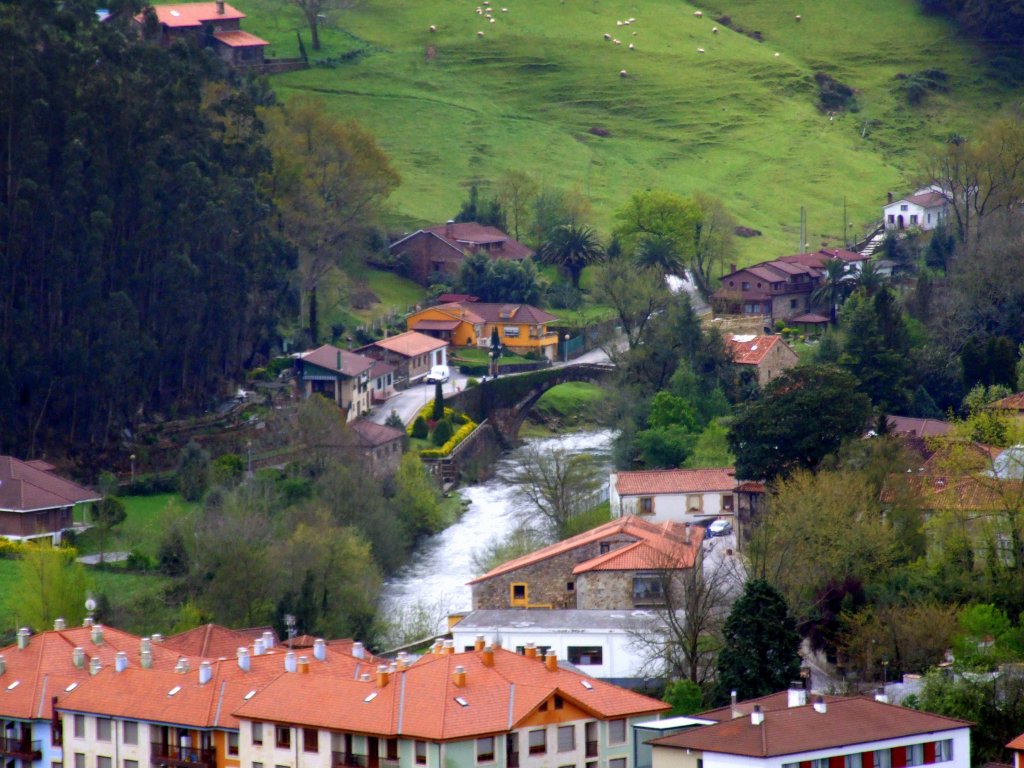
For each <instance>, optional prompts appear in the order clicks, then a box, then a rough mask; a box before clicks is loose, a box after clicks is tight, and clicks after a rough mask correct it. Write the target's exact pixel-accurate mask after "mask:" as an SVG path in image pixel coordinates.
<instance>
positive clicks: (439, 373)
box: [424, 365, 451, 384]
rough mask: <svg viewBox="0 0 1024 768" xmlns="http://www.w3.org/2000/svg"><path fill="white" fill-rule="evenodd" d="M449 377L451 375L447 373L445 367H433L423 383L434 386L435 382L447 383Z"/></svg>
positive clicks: (446, 367)
mask: <svg viewBox="0 0 1024 768" xmlns="http://www.w3.org/2000/svg"><path fill="white" fill-rule="evenodd" d="M450 376H451V374H450V373H449V371H448V366H447V365H435V366H434V367H433V368H431V369H430V373H428V374H427V377H426V378H425V379H424V381H425V382H427V384H436V383H437V382H441V383H442V384H444V383H445V382H446V381H448V379H449V377H450Z"/></svg>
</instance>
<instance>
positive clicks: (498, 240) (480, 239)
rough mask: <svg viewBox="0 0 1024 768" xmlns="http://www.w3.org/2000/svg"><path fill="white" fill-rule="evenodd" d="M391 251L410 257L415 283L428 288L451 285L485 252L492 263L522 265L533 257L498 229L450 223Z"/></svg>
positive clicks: (411, 237)
mask: <svg viewBox="0 0 1024 768" xmlns="http://www.w3.org/2000/svg"><path fill="white" fill-rule="evenodd" d="M389 250H390V251H391V254H392V255H393V256H404V257H407V258H408V259H409V269H410V274H411V276H412V278H413V280H416V281H417V282H419V283H423V284H424V285H429V284H431V283H450V282H451V281H452V278H454V277H457V276H458V274H459V269H460V268H461V267H462V262H463V261H465V260H466V256H468V255H470V254H474V253H481V252H482V253H486V254H487V255H488V256H489V257H490V258H491V259H492V260H493V259H511V260H513V261H522V260H523V259H525V258H528V257H529V256H530V255H531V254H532V253H533V252H532V251H531V250H530V249H529V248H527V247H526V246H525V245H523V244H522V243H520V242H519V241H518V240H515V239H514V238H512V237H509V236H508V235H506V234H505V233H504V232H502V231H501V230H500V229H498V228H497V227H487V226H484V225H483V224H477V223H476V222H474V221H463V222H455V221H449V222H448V223H447V224H439V225H438V226H434V227H426V228H424V229H418V230H416V231H415V232H413V233H412V234H410V235H406V236H405V237H403V238H401V239H399V240H396V241H395V242H394V243H392V244H391V246H390V248H389Z"/></svg>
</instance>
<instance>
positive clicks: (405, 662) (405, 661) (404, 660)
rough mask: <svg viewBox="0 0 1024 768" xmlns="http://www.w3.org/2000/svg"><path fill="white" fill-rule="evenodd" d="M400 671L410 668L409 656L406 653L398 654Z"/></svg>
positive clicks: (400, 652)
mask: <svg viewBox="0 0 1024 768" xmlns="http://www.w3.org/2000/svg"><path fill="white" fill-rule="evenodd" d="M397 661H398V669H400V670H405V669H408V668H409V654H408V653H406V652H405V651H399V652H398V659H397Z"/></svg>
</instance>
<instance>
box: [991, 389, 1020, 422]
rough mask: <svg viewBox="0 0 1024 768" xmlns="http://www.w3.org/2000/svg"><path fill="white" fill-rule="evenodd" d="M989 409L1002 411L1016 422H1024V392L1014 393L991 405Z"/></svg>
mask: <svg viewBox="0 0 1024 768" xmlns="http://www.w3.org/2000/svg"><path fill="white" fill-rule="evenodd" d="M988 407H989V408H991V409H993V410H997V411H1002V412H1003V413H1004V414H1006V415H1007V416H1010V417H1011V418H1013V419H1014V420H1016V421H1024V392H1014V393H1013V394H1012V395H1008V396H1007V397H1004V398H1001V399H1000V400H996V401H995V402H994V403H989V406H988Z"/></svg>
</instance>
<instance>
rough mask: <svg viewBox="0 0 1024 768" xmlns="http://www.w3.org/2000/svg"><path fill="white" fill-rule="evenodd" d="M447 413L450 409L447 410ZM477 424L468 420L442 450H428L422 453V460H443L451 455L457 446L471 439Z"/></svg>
mask: <svg viewBox="0 0 1024 768" xmlns="http://www.w3.org/2000/svg"><path fill="white" fill-rule="evenodd" d="M445 410H446V411H447V410H448V409H447V408H445ZM476 426H477V425H476V422H475V421H472V420H467V421H466V423H465V424H463V425H462V426H461V427H459V428H458V430H457V431H456V432H455V434H454V435H452V436H451V438H450V439H449V440H448V442H446V443H445V444H444V445H442V446H441V447H440V448H427V449H426V450H423V451H420V458H421V459H443V458H444V457H445V456H447V455H448V454H449V453H451V452H452V450H454V448H455V446H457V445H458V444H459V443H461V442H462V441H463V440H465V439H466V438H467V437H469V435H470V433H471V432H472V431H473V430H474V429H476Z"/></svg>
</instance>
